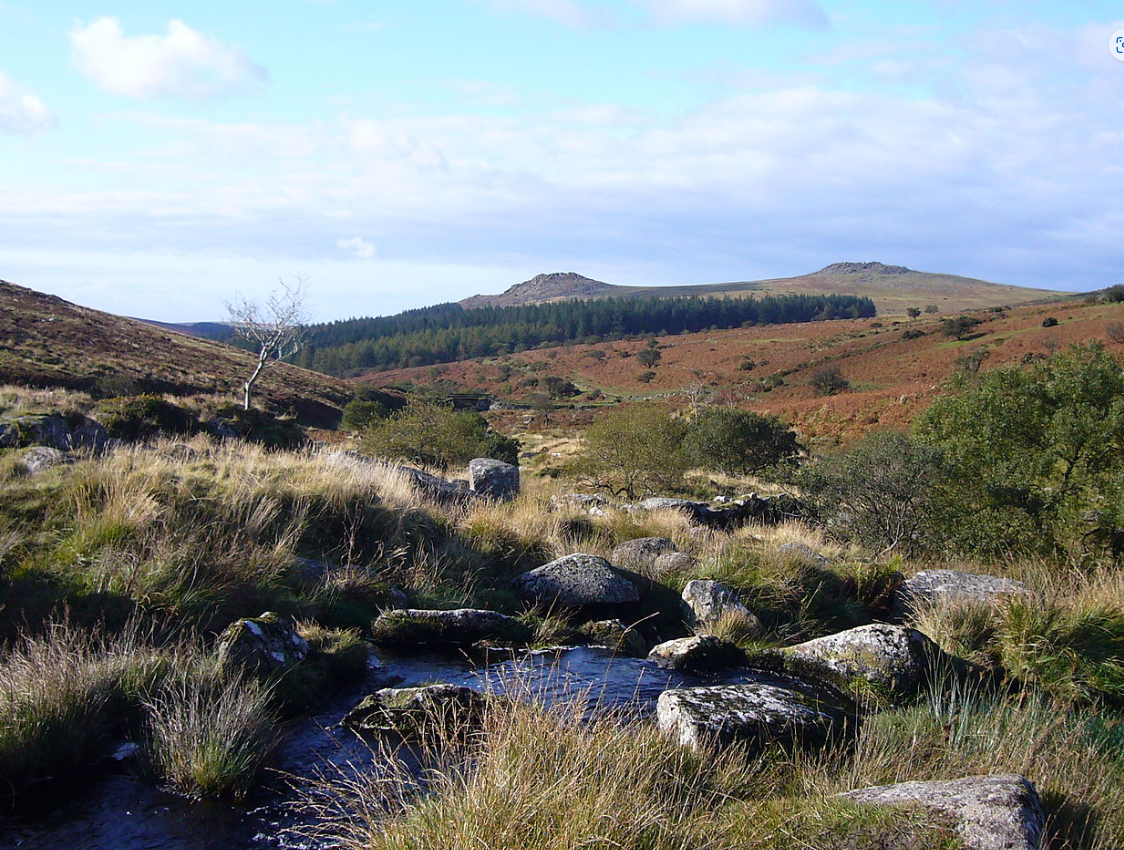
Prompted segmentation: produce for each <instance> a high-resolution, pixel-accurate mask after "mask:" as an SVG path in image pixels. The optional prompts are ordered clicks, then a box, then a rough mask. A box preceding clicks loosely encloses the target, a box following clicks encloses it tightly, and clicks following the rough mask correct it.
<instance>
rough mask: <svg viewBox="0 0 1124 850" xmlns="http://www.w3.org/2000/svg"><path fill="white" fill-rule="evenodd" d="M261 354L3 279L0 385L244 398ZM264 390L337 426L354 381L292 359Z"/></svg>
mask: <svg viewBox="0 0 1124 850" xmlns="http://www.w3.org/2000/svg"><path fill="white" fill-rule="evenodd" d="M255 360H256V358H254V357H253V356H252V355H250V354H248V353H247V352H245V351H241V350H239V349H236V348H232V347H231V346H228V345H224V344H222V343H219V342H213V341H211V340H207V339H201V338H199V337H195V336H189V335H187V334H184V333H179V332H177V331H175V330H170V329H165V328H163V327H156V326H153V325H152V324H149V323H146V322H141V321H138V320H136V319H128V318H125V317H123V316H115V315H113V314H112V313H103V312H101V311H100V310H91V309H89V308H87V307H80V306H78V305H76V304H71V303H70V302H68V301H64V300H63V299H61V298H58V297H56V296H54V295H46V294H44V293H42V292H36V291H35V290H32V289H26V288H24V287H22V286H16V285H15V284H12V283H7V282H5V281H0V383H16V384H25V385H30V386H40V387H51V386H58V387H69V388H71V389H80V390H93V389H97V387H98V385H99V381H101V380H102V379H105V378H111V377H112V378H114V379H117V378H120V377H124V378H128V379H131V380H132V381H134V382H135V383H136V385H137V387H138V388H139V389H142V390H146V391H153V392H167V393H175V394H177V395H189V394H194V393H204V394H216V393H217V394H223V395H229V396H230V397H231V399H232V400H234V399H237V398H239V397H240V395H241V386H242V382H243V381H245V379H246V378H247V377H248V376H249V374H250V372H251V371H252V370H253V366H254V362H255ZM257 395H258V396H259V398H261V399H263V400H264V401H265V402H266V403H268V405H269V406H270V407H271V408H273V409H275V410H278V411H281V412H284V411H289V410H291V411H293V412H294V413H296V414H297V415H298V416H299V417H300V419H301V420H302V421H303V422H305V423H306V424H309V425H319V426H331V425H334V424H335V422H337V421H338V419H339V412H340V409H341V408H342V407H343V405H344V404H346V403H347V401H348V399H349V398H350V396H351V393H350V392H349V388H348V386H347V385H346V384H345V383H343V382H342V381H339V380H337V379H335V378H329V377H327V376H325V375H320V374H317V373H315V372H310V371H307V370H305V369H299V368H297V367H295V366H290V365H288V364H286V363H279V364H277V365H276V366H275V367H274V368H271V369H268V370H266V372H265V373H264V374H263V376H262V378H261V380H260V381H259V382H258V390H257Z"/></svg>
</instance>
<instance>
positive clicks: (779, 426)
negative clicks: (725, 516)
mask: <svg viewBox="0 0 1124 850" xmlns="http://www.w3.org/2000/svg"><path fill="white" fill-rule="evenodd" d="M684 448H685V450H686V452H687V454H688V455H689V457H690V458H691V461H692V463H694V464H696V465H698V466H701V467H703V468H706V469H717V470H720V471H722V472H726V473H729V474H731V475H749V474H751V473H754V472H759V471H760V470H762V469H765V468H766V467H768V466H773V465H774V464H777V463H780V462H781V461H784V460H788V459H790V458H792V457H795V456H796V455H797V454H799V452H800V450H801V446H800V444H799V443H798V442H797V440H796V432H794V431H793V430H792V429H791V428H790V427H788V425H787V424H785V423H784V422H782V421H781V420H780V419H777V418H775V417H772V416H762V415H760V414H758V413H753V412H751V411H748V410H738V409H737V408H733V407H707V408H703V409H701V410H700V411H699V412H698V414H697V415H696V416H695V418H694V419H693V420H692V421H691V423H690V427H689V429H688V431H687V439H686V443H685V446H684Z"/></svg>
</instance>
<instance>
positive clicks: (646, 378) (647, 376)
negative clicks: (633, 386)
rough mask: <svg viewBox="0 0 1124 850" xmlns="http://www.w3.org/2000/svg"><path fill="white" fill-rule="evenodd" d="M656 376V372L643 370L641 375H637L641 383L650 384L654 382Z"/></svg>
mask: <svg viewBox="0 0 1124 850" xmlns="http://www.w3.org/2000/svg"><path fill="white" fill-rule="evenodd" d="M655 377H656V373H655V372H641V373H640V374H639V375H637V376H636V380H637V381H639V382H640V383H641V384H650V383H651V382H652V379H653V378H655Z"/></svg>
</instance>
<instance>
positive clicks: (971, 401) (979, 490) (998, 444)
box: [917, 343, 1124, 554]
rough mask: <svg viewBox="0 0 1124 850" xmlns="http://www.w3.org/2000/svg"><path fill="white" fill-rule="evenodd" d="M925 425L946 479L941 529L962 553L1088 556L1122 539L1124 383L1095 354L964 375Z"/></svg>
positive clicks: (1072, 352)
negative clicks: (1101, 535) (1115, 533)
mask: <svg viewBox="0 0 1124 850" xmlns="http://www.w3.org/2000/svg"><path fill="white" fill-rule="evenodd" d="M952 390H953V392H952V393H950V394H949V395H945V396H943V397H941V398H938V399H937V401H936V402H935V403H934V405H933V406H932V407H931V408H929V410H927V411H926V412H925V413H924V414H922V415H921V417H920V418H919V419H918V422H917V433H918V435H919V437H920V439H921V440H922V442H923V443H924V444H925V445H928V446H931V447H933V448H935V449H939V450H940V451H941V452H942V454H943V462H944V464H945V466H946V468H947V470H948V473H949V474H948V477H947V479H946V481H947V483H946V486H945V487H944V488H943V494H942V499H941V514H942V524H943V525H944V526H945V529H946V531H947V533H948V535H950V539H952V540H954V541H955V542H956V543H957V545H958V546H959V547H960V548H963V549H966V550H971V551H977V552H981V553H990V554H998V553H1000V552H1003V551H1005V550H1014V551H1023V552H1025V551H1028V550H1033V549H1045V550H1050V549H1053V548H1055V547H1058V548H1062V549H1069V550H1071V551H1081V550H1082V549H1083V548H1084V547H1085V546H1086V540H1085V539H1084V538H1085V537H1086V535H1087V534H1088V533H1090V532H1093V531H1094V530H1096V528H1097V527H1098V526H1101V527H1103V528H1104V530H1105V531H1106V532H1111V531H1112V530H1113V529H1119V528H1120V527H1121V525H1124V523H1122V521H1121V520H1122V519H1124V518H1122V517H1121V516H1120V515H1119V511H1120V505H1121V499H1120V496H1121V477H1122V474H1124V372H1122V371H1121V368H1120V365H1119V364H1118V363H1117V362H1116V361H1115V360H1114V359H1113V358H1112V357H1110V356H1109V355H1108V354H1106V353H1105V351H1104V349H1103V347H1102V346H1101V345H1100V344H1098V343H1093V344H1090V345H1088V346H1084V347H1078V346H1073V347H1071V348H1070V349H1069V350H1067V351H1064V352H1059V353H1057V354H1054V355H1053V356H1051V357H1049V358H1045V359H1043V360H1039V361H1034V362H1031V363H1029V364H1027V365H1025V366H1022V367H1021V368H1020V367H1018V366H1000V367H997V368H995V369H992V370H990V371H987V372H982V373H979V374H978V375H976V376H968V375H961V376H960V378H959V379H958V380H956V381H954V383H953V384H952Z"/></svg>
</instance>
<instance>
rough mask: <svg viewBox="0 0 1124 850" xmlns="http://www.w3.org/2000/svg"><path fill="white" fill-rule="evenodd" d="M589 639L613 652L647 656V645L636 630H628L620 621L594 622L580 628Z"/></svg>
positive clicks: (638, 656) (641, 656)
mask: <svg viewBox="0 0 1124 850" xmlns="http://www.w3.org/2000/svg"><path fill="white" fill-rule="evenodd" d="M582 631H584V632H585V633H586V634H587V635H589V637H590V638H591V639H592V640H594V641H596V642H597V643H601V644H604V645H605V646H607V647H608V648H609V649H610V650H612V651H613V652H616V653H618V654H623V655H631V656H632V657H634V658H644V657H645V656H647V654H648V643H647V641H645V640H644V636H643V635H641V634H640V632H638V631H637V630H636V629H630V628H628V627H627V626H625V624H624V623H622V622H621V621H620V620H596V621H594V622H590V623H586V624H585V625H584V626H582Z"/></svg>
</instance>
